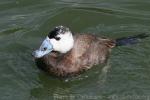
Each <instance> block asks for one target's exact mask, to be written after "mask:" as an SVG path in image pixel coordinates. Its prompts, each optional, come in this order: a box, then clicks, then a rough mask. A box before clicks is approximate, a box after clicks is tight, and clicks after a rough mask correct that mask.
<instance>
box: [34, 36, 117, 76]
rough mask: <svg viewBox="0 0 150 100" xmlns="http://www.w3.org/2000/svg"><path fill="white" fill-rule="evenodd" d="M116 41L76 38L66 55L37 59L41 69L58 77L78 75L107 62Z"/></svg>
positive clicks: (54, 54)
mask: <svg viewBox="0 0 150 100" xmlns="http://www.w3.org/2000/svg"><path fill="white" fill-rule="evenodd" d="M114 46H115V41H113V40H110V39H106V38H101V37H96V36H94V35H76V36H74V46H73V48H72V49H71V50H70V51H69V52H67V53H65V54H59V53H57V52H51V53H49V54H47V55H45V56H44V57H42V58H39V59H36V64H37V66H38V67H39V68H41V69H43V70H45V71H47V72H48V73H50V74H54V75H56V76H68V75H76V74H78V73H80V72H82V71H84V70H88V69H90V68H91V67H92V66H93V65H97V64H101V63H104V62H106V61H107V57H108V55H109V53H110V51H111V48H112V47H114Z"/></svg>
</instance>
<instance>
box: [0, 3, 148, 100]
mask: <svg viewBox="0 0 150 100" xmlns="http://www.w3.org/2000/svg"><path fill="white" fill-rule="evenodd" d="M0 16H1V17H0V43H1V44H0V100H12V99H14V100H149V99H150V45H149V43H150V40H149V38H147V39H145V40H143V41H141V42H140V43H139V44H136V45H132V46H124V47H117V48H114V49H113V50H112V53H111V55H110V58H109V60H108V63H107V64H106V65H98V66H96V67H95V68H93V69H92V70H90V71H88V72H86V73H84V74H82V75H80V76H78V77H74V78H71V79H68V80H60V79H58V78H55V77H52V76H49V75H47V74H45V73H44V72H42V71H40V70H39V69H38V68H37V67H36V65H35V64H34V61H33V59H32V57H31V52H32V51H33V50H34V49H35V48H38V46H39V45H40V43H41V42H42V40H43V39H44V38H45V36H46V35H47V34H48V32H49V31H50V30H51V29H52V28H54V27H55V26H57V25H65V26H68V27H70V29H71V30H72V31H73V32H74V33H75V32H80V33H82V32H83V33H91V34H98V35H103V36H107V37H111V38H114V39H115V38H118V37H123V36H128V35H135V34H139V33H147V34H150V1H148V0H109V1H106V0H39V1H37V0H0Z"/></svg>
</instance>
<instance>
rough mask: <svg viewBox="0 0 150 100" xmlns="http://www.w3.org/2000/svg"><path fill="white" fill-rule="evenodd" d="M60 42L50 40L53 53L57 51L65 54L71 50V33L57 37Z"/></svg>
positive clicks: (72, 42) (72, 40)
mask: <svg viewBox="0 0 150 100" xmlns="http://www.w3.org/2000/svg"><path fill="white" fill-rule="evenodd" d="M58 37H60V40H58V41H57V40H55V39H50V42H51V43H52V45H53V49H54V51H58V52H60V53H66V52H68V51H69V50H70V49H72V47H73V45H74V39H73V36H72V33H71V32H66V33H64V34H60V35H58Z"/></svg>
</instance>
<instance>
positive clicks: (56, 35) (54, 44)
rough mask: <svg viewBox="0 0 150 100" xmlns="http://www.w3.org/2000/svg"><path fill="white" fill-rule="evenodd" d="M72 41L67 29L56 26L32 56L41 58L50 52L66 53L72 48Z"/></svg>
mask: <svg viewBox="0 0 150 100" xmlns="http://www.w3.org/2000/svg"><path fill="white" fill-rule="evenodd" d="M73 45H74V39H73V35H72V33H71V31H70V30H69V28H67V27H64V26H57V27H55V28H54V29H53V30H52V31H51V32H49V34H48V36H47V37H46V38H45V40H44V41H43V42H42V44H41V46H40V48H39V49H38V50H35V51H34V52H33V53H32V55H33V56H34V57H35V58H41V57H43V56H44V55H46V54H48V53H50V52H51V51H57V52H60V53H66V52H68V51H70V50H71V49H72V48H73Z"/></svg>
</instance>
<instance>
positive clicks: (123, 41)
mask: <svg viewBox="0 0 150 100" xmlns="http://www.w3.org/2000/svg"><path fill="white" fill-rule="evenodd" d="M146 37H149V35H148V34H145V33H142V34H138V35H133V36H128V37H122V38H118V39H116V46H123V45H131V44H136V43H138V42H139V41H140V40H141V39H144V38H146Z"/></svg>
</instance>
